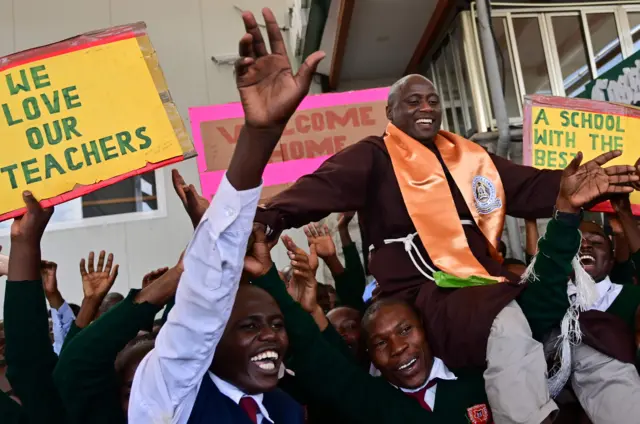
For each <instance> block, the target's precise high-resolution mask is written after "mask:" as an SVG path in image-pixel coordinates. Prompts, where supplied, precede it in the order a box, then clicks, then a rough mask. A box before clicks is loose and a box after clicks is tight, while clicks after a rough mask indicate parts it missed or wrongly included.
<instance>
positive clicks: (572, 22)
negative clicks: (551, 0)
mask: <svg viewBox="0 0 640 424" xmlns="http://www.w3.org/2000/svg"><path fill="white" fill-rule="evenodd" d="M551 23H552V26H553V35H554V37H555V41H556V43H555V44H556V49H557V52H558V59H559V61H560V71H561V73H562V85H563V87H564V90H565V93H566V95H567V96H568V97H575V96H578V95H579V94H581V93H582V92H583V91H584V90H585V85H586V84H587V83H588V82H589V81H591V72H590V70H589V56H588V54H587V49H586V47H585V46H586V42H585V39H584V33H583V28H582V20H581V19H580V15H579V14H577V13H576V14H575V15H572V16H552V17H551Z"/></svg>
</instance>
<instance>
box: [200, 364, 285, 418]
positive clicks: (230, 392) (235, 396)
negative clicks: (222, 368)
mask: <svg viewBox="0 0 640 424" xmlns="http://www.w3.org/2000/svg"><path fill="white" fill-rule="evenodd" d="M209 376H210V377H211V380H212V381H213V384H215V385H216V387H217V388H218V390H220V393H222V394H223V395H225V396H226V397H228V398H229V399H231V400H232V401H234V402H235V403H236V405H239V404H240V399H242V398H243V397H250V398H253V400H255V401H256V403H257V404H258V409H260V411H259V413H260V414H261V415H262V416H263V417H264V419H265V420H267V421H269V422H270V423H271V424H273V420H272V419H271V417H269V411H267V409H266V408H265V407H264V405H263V404H262V400H263V399H264V394H262V393H260V394H257V395H248V394H245V393H244V392H243V391H242V390H240V389H238V388H237V387H236V386H234V385H233V384H231V383H229V382H227V381H224V380H223V379H221V378H220V377H218V376H217V375H215V374H214V373H212V372H211V371H209ZM258 422H260V421H259V420H258Z"/></svg>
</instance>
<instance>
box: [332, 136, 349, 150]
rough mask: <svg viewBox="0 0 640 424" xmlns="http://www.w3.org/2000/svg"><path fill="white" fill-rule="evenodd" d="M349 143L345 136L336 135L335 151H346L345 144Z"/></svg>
mask: <svg viewBox="0 0 640 424" xmlns="http://www.w3.org/2000/svg"><path fill="white" fill-rule="evenodd" d="M346 142H347V137H346V136H344V135H336V136H335V137H333V151H334V152H336V153H338V152H339V151H340V150H342V149H344V143H346Z"/></svg>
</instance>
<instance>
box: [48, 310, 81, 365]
mask: <svg viewBox="0 0 640 424" xmlns="http://www.w3.org/2000/svg"><path fill="white" fill-rule="evenodd" d="M75 319H76V316H75V315H74V313H73V311H72V310H71V307H70V306H69V304H68V303H67V302H64V303H63V304H62V306H60V309H54V308H51V323H52V326H53V351H54V352H55V353H56V355H60V351H61V350H62V344H63V343H64V339H65V338H66V337H67V334H68V333H69V329H70V328H71V324H73V321H75Z"/></svg>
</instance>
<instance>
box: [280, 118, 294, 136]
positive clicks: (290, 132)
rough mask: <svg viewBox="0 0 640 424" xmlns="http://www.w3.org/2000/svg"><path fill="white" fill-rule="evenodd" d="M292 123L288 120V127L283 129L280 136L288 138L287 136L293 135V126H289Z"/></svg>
mask: <svg viewBox="0 0 640 424" xmlns="http://www.w3.org/2000/svg"><path fill="white" fill-rule="evenodd" d="M293 122H294V121H293V120H290V121H289V125H287V127H286V128H285V129H284V132H283V133H282V136H283V137H285V136H288V135H293V134H295V133H296V130H295V128H293V125H291V124H292V123H293Z"/></svg>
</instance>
